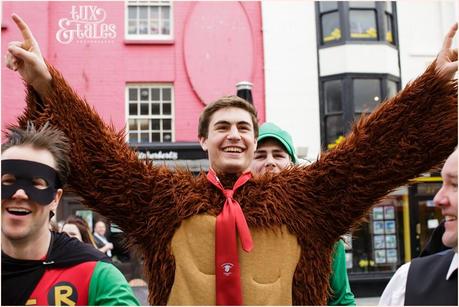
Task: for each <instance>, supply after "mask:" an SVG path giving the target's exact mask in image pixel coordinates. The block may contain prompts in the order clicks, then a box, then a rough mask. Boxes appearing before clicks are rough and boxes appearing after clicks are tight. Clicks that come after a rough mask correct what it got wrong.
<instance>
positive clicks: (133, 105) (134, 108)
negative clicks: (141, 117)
mask: <svg viewBox="0 0 459 307" xmlns="http://www.w3.org/2000/svg"><path fill="white" fill-rule="evenodd" d="M137 112H138V110H137V103H130V104H129V115H138V113H137Z"/></svg>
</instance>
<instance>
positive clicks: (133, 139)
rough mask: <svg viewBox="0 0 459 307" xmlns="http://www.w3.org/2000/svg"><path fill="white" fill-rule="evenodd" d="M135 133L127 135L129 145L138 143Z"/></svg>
mask: <svg viewBox="0 0 459 307" xmlns="http://www.w3.org/2000/svg"><path fill="white" fill-rule="evenodd" d="M138 142H139V140H138V139H137V132H134V133H129V143H138Z"/></svg>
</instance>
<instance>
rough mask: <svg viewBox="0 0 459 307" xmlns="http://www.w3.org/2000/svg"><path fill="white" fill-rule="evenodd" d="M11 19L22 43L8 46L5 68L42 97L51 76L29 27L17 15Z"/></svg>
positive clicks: (14, 42) (12, 43) (15, 42)
mask: <svg viewBox="0 0 459 307" xmlns="http://www.w3.org/2000/svg"><path fill="white" fill-rule="evenodd" d="M11 17H12V19H13V21H14V22H15V23H16V26H17V27H18V29H19V31H20V32H21V34H22V41H12V42H10V43H9V44H8V51H7V53H6V56H5V63H6V67H8V68H9V69H11V70H14V71H17V72H18V73H19V74H20V75H21V77H22V78H23V79H24V81H26V82H27V83H28V84H30V85H31V86H33V88H34V89H35V90H36V91H37V92H38V93H39V94H40V95H42V96H43V95H45V94H46V92H47V90H48V88H49V85H50V81H51V79H52V78H51V74H50V73H49V70H48V67H47V66H46V63H45V60H44V59H43V56H42V54H41V52H40V47H39V45H38V43H37V41H36V40H35V38H34V36H33V34H32V31H30V28H29V26H28V25H27V24H26V23H25V22H24V20H22V18H21V17H19V16H18V15H16V14H13V15H12V16H11Z"/></svg>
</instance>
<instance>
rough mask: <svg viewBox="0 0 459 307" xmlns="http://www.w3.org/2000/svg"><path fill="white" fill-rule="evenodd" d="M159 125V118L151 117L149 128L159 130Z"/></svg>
mask: <svg viewBox="0 0 459 307" xmlns="http://www.w3.org/2000/svg"><path fill="white" fill-rule="evenodd" d="M160 128H161V127H160V119H152V120H151V130H159V129H160Z"/></svg>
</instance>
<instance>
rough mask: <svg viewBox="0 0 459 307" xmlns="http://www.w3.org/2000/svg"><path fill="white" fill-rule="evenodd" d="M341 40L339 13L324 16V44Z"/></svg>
mask: <svg viewBox="0 0 459 307" xmlns="http://www.w3.org/2000/svg"><path fill="white" fill-rule="evenodd" d="M340 38H341V28H340V26H339V14H338V12H333V13H328V14H324V15H323V16H322V41H323V42H324V43H327V42H331V41H334V40H338V39H340Z"/></svg>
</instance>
